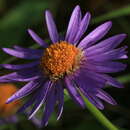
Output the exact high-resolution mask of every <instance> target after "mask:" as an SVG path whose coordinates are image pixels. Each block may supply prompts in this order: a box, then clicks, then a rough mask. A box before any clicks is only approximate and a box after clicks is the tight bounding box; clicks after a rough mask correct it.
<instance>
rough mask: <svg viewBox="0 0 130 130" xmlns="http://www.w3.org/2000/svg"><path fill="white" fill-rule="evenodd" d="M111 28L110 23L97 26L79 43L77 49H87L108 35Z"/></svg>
mask: <svg viewBox="0 0 130 130" xmlns="http://www.w3.org/2000/svg"><path fill="white" fill-rule="evenodd" d="M111 26H112V23H111V22H110V21H109V22H106V23H104V24H102V25H100V26H98V27H97V28H96V29H94V30H93V31H92V32H91V33H89V34H88V35H87V36H86V37H85V38H84V39H83V40H82V41H81V42H80V43H79V45H78V47H79V48H88V47H90V46H92V45H93V44H94V43H96V42H97V41H98V40H100V39H101V38H103V37H104V36H105V35H106V34H107V33H108V31H109V30H110V28H111Z"/></svg>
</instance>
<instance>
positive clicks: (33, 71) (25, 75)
mask: <svg viewBox="0 0 130 130" xmlns="http://www.w3.org/2000/svg"><path fill="white" fill-rule="evenodd" d="M40 76H41V72H40V70H39V68H38V67H32V68H30V69H28V68H27V69H22V70H19V71H17V72H13V73H10V74H7V75H4V76H1V77H0V81H1V80H2V81H3V80H11V81H12V82H13V81H20V82H26V81H31V80H34V79H37V78H39V77H40Z"/></svg>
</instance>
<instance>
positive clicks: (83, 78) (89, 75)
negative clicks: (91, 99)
mask: <svg viewBox="0 0 130 130" xmlns="http://www.w3.org/2000/svg"><path fill="white" fill-rule="evenodd" d="M74 80H75V81H77V82H79V84H80V85H79V86H81V87H82V86H83V87H85V88H86V89H90V90H92V89H93V88H92V87H94V88H102V87H104V85H105V83H106V79H103V78H102V77H101V76H100V74H98V73H96V72H93V71H90V70H88V69H86V68H83V69H80V72H79V74H78V75H76V76H75V77H74Z"/></svg>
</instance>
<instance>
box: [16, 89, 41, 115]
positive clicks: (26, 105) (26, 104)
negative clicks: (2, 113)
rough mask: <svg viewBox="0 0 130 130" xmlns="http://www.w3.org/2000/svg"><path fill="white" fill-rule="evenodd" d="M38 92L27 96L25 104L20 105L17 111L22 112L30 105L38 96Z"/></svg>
mask: <svg viewBox="0 0 130 130" xmlns="http://www.w3.org/2000/svg"><path fill="white" fill-rule="evenodd" d="M38 94H39V93H37V91H36V92H35V93H34V94H33V96H31V98H29V99H28V100H27V101H26V102H25V104H23V105H22V107H21V108H20V109H19V110H18V112H20V113H22V112H24V111H25V110H26V109H27V108H28V107H29V106H31V105H32V104H33V103H34V102H35V100H36V97H37V96H38Z"/></svg>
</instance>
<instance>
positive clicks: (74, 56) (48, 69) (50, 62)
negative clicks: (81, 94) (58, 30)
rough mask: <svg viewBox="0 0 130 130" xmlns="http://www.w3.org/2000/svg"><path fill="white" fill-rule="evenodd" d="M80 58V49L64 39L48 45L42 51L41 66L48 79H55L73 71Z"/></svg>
mask: <svg viewBox="0 0 130 130" xmlns="http://www.w3.org/2000/svg"><path fill="white" fill-rule="evenodd" d="M80 59H81V50H79V49H78V48H76V47H75V46H74V45H72V44H69V43H67V42H65V41H62V42H59V43H55V44H52V45H50V46H49V47H48V48H46V50H45V51H44V54H43V56H42V59H41V68H42V69H43V70H44V73H45V74H47V75H48V76H49V77H50V79H52V80H56V79H59V78H61V77H62V76H63V75H65V74H68V73H71V72H73V71H74V70H75V69H76V68H77V67H78V64H79V61H80Z"/></svg>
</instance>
